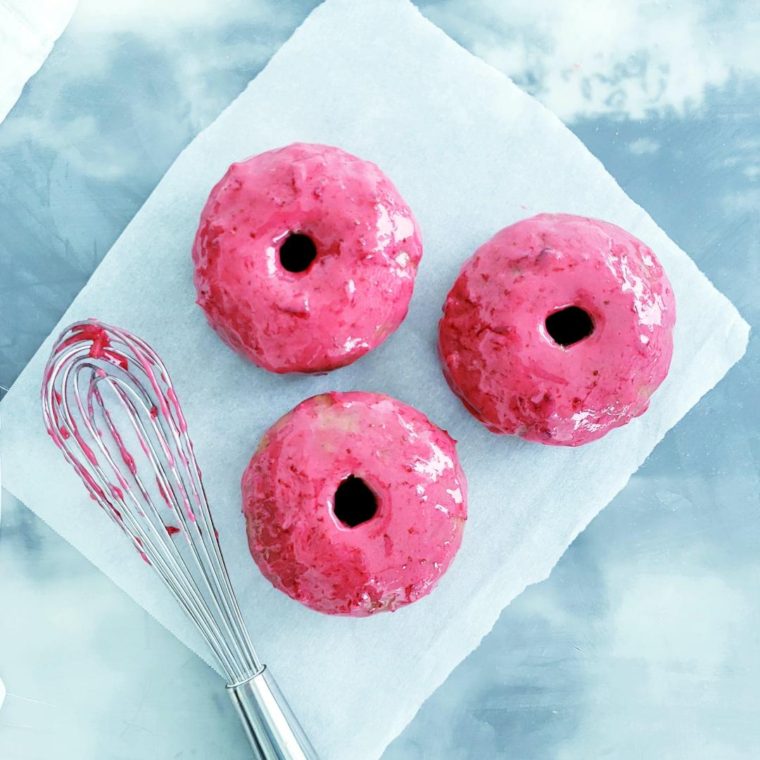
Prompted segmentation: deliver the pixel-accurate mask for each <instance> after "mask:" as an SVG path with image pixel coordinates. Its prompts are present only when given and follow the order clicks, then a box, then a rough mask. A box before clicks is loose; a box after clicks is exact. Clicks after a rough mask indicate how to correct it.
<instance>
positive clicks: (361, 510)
mask: <svg viewBox="0 0 760 760" xmlns="http://www.w3.org/2000/svg"><path fill="white" fill-rule="evenodd" d="M333 511H334V512H335V516H336V517H337V518H338V520H340V521H341V522H342V523H343V525H345V526H346V527H347V528H356V527H357V526H358V525H362V524H363V523H365V522H368V521H369V520H371V519H372V518H373V517H374V516H375V514H376V513H377V497H376V496H375V494H374V492H373V491H372V489H371V488H370V487H369V486H368V485H367V484H366V483H365V482H364V481H363V480H362V479H361V478H357V477H356V476H355V475H349V476H348V477H347V478H346V479H345V480H344V481H342V482H341V484H340V485H339V486H338V489H337V490H336V491H335V506H334V508H333Z"/></svg>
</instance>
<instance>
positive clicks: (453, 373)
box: [439, 214, 676, 446]
mask: <svg viewBox="0 0 760 760" xmlns="http://www.w3.org/2000/svg"><path fill="white" fill-rule="evenodd" d="M675 313H676V312H675V299H674V295H673V290H672V288H671V286H670V283H669V281H668V278H667V276H666V274H665V272H664V271H663V268H662V266H661V265H660V263H659V262H658V260H657V258H656V256H655V254H654V253H653V252H652V251H651V250H650V249H649V248H648V247H647V246H646V245H645V244H644V243H642V242H641V241H640V240H638V239H637V238H635V237H634V236H633V235H631V234H630V233H628V232H626V231H625V230H623V229H621V228H620V227H617V226H616V225H614V224H610V223H608V222H603V221H599V220H595V219H588V218H584V217H578V216H571V215H568V214H540V215H538V216H535V217H532V218H530V219H526V220H523V221H520V222H517V223H516V224H513V225H511V226H509V227H506V228H505V229H503V230H501V231H500V232H498V233H497V234H496V235H494V237H493V238H491V239H490V240H489V241H488V242H487V243H485V244H484V245H482V246H481V247H480V248H479V249H478V250H477V251H476V252H475V254H474V255H473V256H472V258H471V259H470V260H469V261H467V263H466V264H465V265H464V267H463V269H462V271H461V273H460V274H459V277H458V278H457V280H456V282H455V283H454V286H453V287H452V289H451V291H450V292H449V294H448V297H447V298H446V302H445V305H444V309H443V318H442V319H441V322H440V327H439V349H440V353H441V358H442V362H443V368H444V373H445V375H446V378H447V380H448V382H449V385H450V386H451V388H452V389H453V390H454V392H455V393H456V394H457V395H458V396H459V397H460V398H461V399H462V401H463V402H464V404H465V406H466V407H467V408H468V409H469V410H470V411H471V412H472V414H473V415H475V416H476V417H477V418H478V419H479V420H481V421H482V422H483V423H484V424H485V425H486V426H487V427H488V428H489V429H490V430H492V431H494V432H497V433H511V434H516V435H519V436H522V437H523V438H526V439H529V440H532V441H538V442H541V443H547V444H557V445H566V446H577V445H580V444H584V443H587V442H589V441H593V440H594V439H597V438H600V437H601V436H603V435H605V434H606V433H607V432H608V431H610V430H611V429H613V428H615V427H618V426H620V425H624V424H626V423H627V422H629V421H630V420H631V419H632V418H633V417H636V416H638V415H640V414H642V413H643V412H644V411H645V410H646V409H647V407H648V406H649V399H650V397H651V396H652V394H653V393H654V391H655V390H656V389H657V387H658V386H659V385H660V383H661V382H662V381H663V380H664V378H665V376H666V375H667V372H668V368H669V366H670V360H671V356H672V352H673V325H674V323H675Z"/></svg>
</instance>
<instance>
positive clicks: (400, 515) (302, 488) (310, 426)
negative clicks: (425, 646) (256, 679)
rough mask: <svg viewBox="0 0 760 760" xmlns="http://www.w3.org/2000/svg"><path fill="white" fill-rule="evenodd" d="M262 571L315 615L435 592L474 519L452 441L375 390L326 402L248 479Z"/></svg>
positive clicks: (267, 443)
mask: <svg viewBox="0 0 760 760" xmlns="http://www.w3.org/2000/svg"><path fill="white" fill-rule="evenodd" d="M242 492H243V513H244V515H245V519H246V526H247V533H248V544H249V547H250V550H251V554H252V556H253V558H254V560H255V561H256V564H257V565H258V566H259V568H260V569H261V572H262V573H263V574H264V576H265V577H266V578H268V579H269V580H270V581H271V583H272V584H273V585H274V586H275V587H276V588H278V589H280V590H281V591H284V592H285V593H286V594H287V595H288V596H290V597H292V598H293V599H296V600H297V601H299V602H301V603H302V604H305V605H306V606H307V607H310V608H311V609H314V610H317V611H319V612H325V613H329V614H333V615H352V616H356V617H362V616H366V615H371V614H373V613H376V612H381V611H393V610H396V609H397V608H399V607H402V606H404V605H406V604H410V603H411V602H414V601H416V600H417V599H419V598H420V597H422V596H425V595H426V594H428V593H429V592H430V591H431V590H432V588H433V587H434V586H435V584H436V583H437V581H438V579H439V578H440V577H441V575H443V573H444V572H445V571H446V569H447V568H448V567H449V565H450V564H451V561H452V560H453V558H454V555H455V554H456V552H457V549H458V548H459V544H460V542H461V539H462V531H463V529H464V522H465V520H466V518H467V503H466V498H467V494H466V483H465V478H464V474H463V472H462V469H461V467H460V466H459V461H458V459H457V455H456V451H455V442H454V440H453V439H452V438H450V437H449V435H448V434H447V433H446V432H444V431H443V430H441V429H440V428H438V427H436V426H435V425H434V424H432V423H431V422H430V421H429V420H428V419H427V417H425V415H423V414H422V413H421V412H418V411H417V410H415V409H412V408H411V407H409V406H407V405H406V404H402V403H401V402H400V401H396V400H395V399H392V398H390V397H388V396H383V395H378V394H375V393H361V392H352V393H326V394H323V395H320V396H314V397H313V398H310V399H307V400H306V401H303V402H302V403H301V404H299V405H298V406H297V407H296V408H295V409H293V410H292V411H291V412H289V413H288V414H286V415H285V416H284V417H282V418H281V419H280V420H279V422H277V423H276V424H275V425H274V426H273V427H272V428H270V430H269V431H268V432H267V433H266V434H265V435H264V437H263V438H262V440H261V443H260V444H259V447H258V449H257V451H256V453H255V454H254V455H253V458H252V459H251V461H250V464H249V465H248V467H247V469H246V471H245V474H244V476H243V481H242Z"/></svg>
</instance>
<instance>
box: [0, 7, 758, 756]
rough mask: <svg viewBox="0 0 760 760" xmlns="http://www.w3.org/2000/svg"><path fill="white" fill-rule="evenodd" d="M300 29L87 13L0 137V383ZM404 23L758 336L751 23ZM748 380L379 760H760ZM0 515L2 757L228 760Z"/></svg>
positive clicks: (175, 669)
mask: <svg viewBox="0 0 760 760" xmlns="http://www.w3.org/2000/svg"><path fill="white" fill-rule="evenodd" d="M314 5H315V3H314V2H276V1H275V0H257V1H256V2H244V0H217V2H212V1H211V0H185V2H168V1H165V2H159V3H150V2H148V0H124V2H120V3H119V4H118V5H116V4H110V3H102V2H96V0H83V2H82V3H81V5H80V8H79V10H78V11H77V14H76V15H75V18H74V21H73V23H72V25H71V26H70V27H69V29H68V30H67V32H66V33H65V34H64V36H63V37H62V39H61V40H60V42H59V43H58V45H57V46H56V48H55V50H54V51H53V54H52V55H51V57H50V58H49V60H48V61H47V62H46V64H45V65H44V67H43V69H42V70H41V72H40V73H39V74H38V75H37V76H36V77H35V78H34V79H33V80H32V81H31V82H30V84H29V85H28V86H27V88H26V90H25V91H24V94H23V95H22V98H21V100H20V101H19V103H18V104H17V106H16V107H15V109H14V110H13V112H12V113H11V115H10V116H9V117H8V118H7V120H6V121H5V122H4V123H3V124H1V125H0V384H2V385H4V386H6V387H7V386H9V385H10V383H12V382H13V380H14V378H15V377H16V376H17V375H18V373H19V372H20V370H21V369H22V367H23V365H24V364H25V362H26V361H27V360H28V359H29V357H30V356H31V355H32V353H33V352H34V350H35V349H36V348H37V346H38V345H39V344H40V343H41V341H42V339H43V338H44V337H45V335H46V334H47V332H48V331H49V330H50V329H51V327H52V326H53V325H54V323H55V322H56V321H57V319H58V317H59V316H60V314H61V313H62V312H63V310H64V308H65V307H66V306H67V305H68V303H69V302H70V301H71V299H72V298H73V297H74V295H75V294H76V293H77V291H78V290H79V289H80V288H81V286H82V285H83V283H84V282H85V280H86V279H87V277H88V276H89V274H90V273H91V272H92V271H93V269H94V268H95V266H97V263H98V262H99V261H100V259H101V258H102V257H103V255H104V254H105V253H106V252H107V250H108V249H109V247H110V245H111V244H112V243H113V242H114V240H115V239H116V238H117V237H118V235H119V234H120V232H121V231H122V230H123V228H124V227H125V225H126V224H127V223H128V222H129V220H130V219H131V217H132V216H133V215H134V214H135V212H136V211H137V210H138V209H139V207H140V205H141V204H142V202H143V201H144V200H145V198H146V197H147V195H148V194H149V193H150V191H151V190H152V188H153V187H154V186H155V184H156V183H157V181H158V180H159V179H160V177H161V176H162V174H163V173H164V171H165V170H166V169H167V168H168V166H169V165H170V164H171V162H172V161H173V159H174V158H175V157H176V155H177V153H178V152H179V151H180V150H181V149H182V148H183V147H184V146H185V145H186V144H187V143H188V142H189V141H190V140H191V139H192V138H193V136H194V135H195V134H196V133H197V132H198V131H199V130H200V129H202V128H203V127H204V126H205V125H206V124H208V123H209V122H210V121H212V120H213V119H214V118H215V116H216V115H217V114H218V113H219V111H220V110H222V109H223V108H224V106H225V105H226V104H227V103H228V102H229V101H230V100H231V99H232V98H233V97H234V96H235V95H236V94H237V93H238V92H239V91H240V90H241V89H242V88H243V87H244V86H245V84H246V83H247V82H248V81H249V79H250V78H251V77H253V76H254V75H255V74H256V73H257V71H258V70H259V69H260V68H261V66H262V65H263V64H264V63H265V62H266V60H267V59H268V57H269V56H270V55H271V54H272V52H274V51H275V50H276V49H277V47H278V46H279V45H280V44H282V42H283V41H284V40H285V39H286V38H287V36H288V35H289V34H290V32H291V31H292V30H293V29H294V28H295V26H297V24H298V23H299V22H300V21H301V20H302V18H303V17H304V16H305V15H306V14H307V12H308V11H309V10H310V9H311V8H312V7H313V6H314ZM419 5H420V7H421V8H422V10H423V12H425V13H426V14H427V15H428V16H429V17H430V18H431V19H433V20H434V21H435V22H436V23H438V24H439V25H441V26H442V27H443V28H444V29H445V30H446V31H447V32H448V33H449V34H451V35H452V36H453V37H454V38H455V39H457V40H458V41H460V42H461V43H462V44H463V45H465V46H466V47H468V48H470V49H471V50H473V51H474V52H476V53H477V54H478V55H481V56H483V57H485V58H486V59H487V60H489V61H490V62H492V63H493V64H494V65H496V66H497V67H498V68H501V69H502V70H504V71H505V72H506V73H508V74H510V75H512V76H513V77H514V78H515V79H516V80H517V81H518V82H519V83H520V84H521V85H523V86H524V87H526V88H527V89H528V90H530V91H531V92H533V93H534V94H536V95H537V96H538V97H539V98H541V99H542V100H543V101H544V102H545V103H547V105H549V106H550V107H552V108H553V109H555V110H556V111H557V112H558V113H559V114H560V116H562V117H563V118H564V119H565V120H566V121H567V123H568V124H569V125H570V126H571V128H572V129H573V130H574V131H575V132H576V134H578V135H579V137H581V139H582V140H583V141H584V142H585V143H586V144H587V145H588V146H589V148H590V149H591V151H592V152H593V153H595V154H596V155H597V156H598V157H599V158H600V159H601V160H602V162H603V163H604V164H605V165H606V166H607V168H608V169H609V170H610V171H611V173H612V174H613V175H614V176H615V177H616V178H617V179H618V181H619V182H620V183H621V185H622V186H623V187H624V188H625V190H626V191H627V192H628V193H629V195H631V196H632V197H633V198H634V200H636V201H637V202H638V203H639V204H641V205H642V206H643V207H645V208H646V209H647V210H648V211H649V212H650V214H651V215H652V216H653V217H654V218H655V220H656V221H657V222H658V223H659V224H660V225H661V226H662V227H663V228H664V229H665V230H666V231H667V232H668V234H669V235H670V236H671V237H672V238H673V239H674V240H675V241H676V242H678V243H679V244H680V245H681V247H682V248H684V249H685V250H686V251H687V252H689V253H690V254H691V255H692V257H693V258H694V259H695V260H696V261H697V263H698V264H699V266H700V267H701V268H702V269H703V270H704V271H705V272H706V273H707V274H708V276H710V278H711V279H712V280H713V282H714V283H715V284H716V285H717V287H718V288H720V289H721V290H722V291H723V292H724V293H726V294H727V295H728V296H729V297H730V298H731V299H732V300H733V301H734V303H735V304H736V305H737V306H738V307H739V309H740V310H741V312H742V314H743V315H744V317H745V318H746V319H747V320H748V321H749V322H750V323H751V324H752V325H753V326H757V325H758V324H760V309H759V308H758V297H757V294H758V288H760V276H759V275H760V105H758V104H759V103H760V53H758V52H757V48H758V47H759V46H758V42H757V41H758V40H759V39H760V9H758V6H757V3H756V2H746V3H740V2H712V1H709V0H700V1H699V2H689V1H688V0H675V2H671V3H668V4H662V3H651V2H649V3H647V2H645V3H640V2H634V0H616V2H614V3H608V4H607V5H605V6H602V5H601V4H600V6H599V7H598V8H597V9H595V10H592V9H591V8H590V6H589V4H587V3H584V2H581V0H572V1H570V2H563V3H561V4H560V3H551V2H549V0H534V2H531V3H525V2H524V1H523V0H509V1H508V2H498V1H497V0H464V1H457V2H455V1H454V0H451V1H449V2H424V3H419ZM106 6H108V7H106ZM1 75H2V72H0V76H1ZM759 370H760V359H759V357H758V351H757V337H756V336H755V335H753V337H752V338H751V343H750V350H749V354H748V356H747V357H746V358H745V359H744V360H743V361H742V362H741V363H740V364H739V365H738V366H737V367H735V368H734V369H733V370H732V371H731V373H730V374H729V376H728V377H727V379H726V380H724V381H723V383H721V385H720V386H719V387H718V388H717V389H716V390H715V391H713V392H712V393H710V394H709V395H708V396H707V397H706V398H705V399H704V400H703V401H702V403H701V404H700V405H699V406H698V407H697V408H696V409H694V410H693V411H692V412H691V413H690V414H689V415H688V416H687V418H686V419H685V420H684V421H683V422H682V423H681V424H679V425H678V427H677V428H676V429H675V430H673V431H672V432H671V433H670V434H669V435H668V436H667V437H666V439H665V441H664V442H663V443H662V444H661V445H660V446H659V447H658V448H657V450H656V451H655V453H654V454H653V455H652V456H651V457H650V459H649V461H648V462H647V463H646V465H645V466H644V467H643V468H642V469H641V470H640V471H639V473H637V475H636V476H635V477H634V478H633V479H632V481H631V483H630V484H629V486H628V487H627V488H626V489H625V491H623V492H622V493H621V494H620V495H619V496H618V497H617V498H616V499H615V501H614V502H613V503H612V504H611V505H610V506H609V507H608V508H607V509H606V510H605V511H604V512H603V513H602V514H601V515H600V516H599V517H598V518H597V519H596V520H595V521H594V522H593V523H592V525H591V526H590V527H589V529H588V530H587V531H586V532H585V533H584V534H582V535H581V537H580V538H579V539H578V540H577V541H576V542H575V543H574V544H573V546H572V547H571V549H570V550H569V551H568V552H567V554H566V555H565V557H564V558H563V559H562V560H561V561H560V563H559V565H558V566H557V567H556V569H555V571H554V573H553V574H552V576H551V578H550V579H549V580H548V581H546V582H545V583H542V584H540V585H538V586H535V587H533V588H530V589H529V590H528V591H526V592H525V593H524V594H523V595H522V596H521V597H520V598H519V599H518V600H517V601H516V602H515V603H513V604H512V605H511V606H510V607H509V608H508V609H507V610H505V612H504V613H503V614H502V616H501V618H500V620H499V622H498V624H497V626H496V627H495V629H494V630H493V632H492V633H491V634H490V635H489V636H488V637H487V638H486V639H485V640H484V642H483V644H482V645H481V647H480V648H479V649H478V650H477V651H476V652H475V653H473V654H472V655H471V656H470V657H469V658H468V659H467V660H466V661H465V662H464V663H462V665H461V666H460V667H459V668H458V669H457V670H456V671H455V672H454V673H453V674H452V676H451V677H450V678H449V680H448V682H447V683H446V684H445V685H444V686H443V687H442V688H441V689H439V690H438V692H436V694H434V695H433V697H432V698H431V699H430V700H429V701H428V702H427V704H426V705H425V706H424V707H423V708H422V710H421V711H420V713H419V715H418V716H417V718H416V719H415V720H414V722H413V723H412V724H411V725H410V726H409V727H408V729H407V730H406V731H405V732H404V734H403V735H402V736H401V737H399V739H398V740H397V741H396V742H395V743H394V744H393V745H392V746H391V747H390V748H389V749H388V751H387V753H386V756H385V758H386V760H412V758H446V759H448V758H515V759H518V760H527V759H532V758H541V759H543V758H560V759H562V760H564V759H565V758H579V759H580V758H601V757H609V758H641V757H652V758H690V759H695V758H696V759H698V758H704V759H705V760H708V759H709V760H735V759H738V758H756V757H760V721H758V719H757V716H758V713H759V711H760V685H758V684H760V647H759V644H760V633H759V632H760V594H758V591H760V558H759V557H758V550H757V547H758V545H760V511H759V508H760V474H759V470H760V467H759V464H760V434H759V431H760V425H759V424H758V422H759V421H760V412H759V411H758V396H759V394H758V386H757V377H758V371H759ZM3 509H4V514H3V522H2V527H0V677H2V678H3V679H4V680H5V683H6V686H7V688H8V692H9V696H8V700H7V703H6V705H5V707H4V708H3V709H2V711H0V758H3V760H5V759H6V758H7V759H8V760H31V759H32V758H44V759H45V760H47V758H53V757H54V758H56V759H57V760H69V758H71V759H72V760H95V759H96V758H97V760H112V759H114V760H115V759H116V758H119V759H120V760H121V759H124V760H126V759H129V760H133V759H134V758H150V759H151V760H153V759H154V758H155V759H157V760H163V758H167V759H168V758H216V757H224V758H238V757H240V758H244V757H246V756H247V753H246V749H245V743H244V739H243V737H242V736H241V734H240V733H239V728H238V727H237V725H236V719H235V718H234V716H232V715H230V711H229V710H228V706H227V704H226V702H225V697H224V695H223V694H220V693H219V690H218V680H217V678H216V676H215V675H214V674H213V673H212V672H211V671H210V670H209V669H208V668H207V667H206V666H205V665H203V664H202V663H201V662H200V661H199V660H198V659H197V658H196V657H195V656H194V655H192V654H190V653H189V652H188V651H187V650H185V649H184V648H183V647H182V646H181V645H180V644H179V643H178V642H177V641H176V640H175V639H174V638H173V637H172V636H170V635H169V634H168V633H166V632H165V631H164V630H163V629H162V628H161V627H160V626H159V625H158V624H157V623H155V622H154V621H153V620H152V619H151V618H150V617H148V616H147V614H146V613H144V612H143V611H142V610H141V609H140V608H139V607H138V606H137V605H135V604H134V603H133V602H132V601H131V600H130V599H129V598H127V597H126V596H125V595H124V594H122V593H121V592H120V591H119V590H117V589H116V588H115V587H114V586H113V585H112V584H111V583H110V582H109V581H108V580H107V579H105V578H104V577H103V576H102V575H100V574H99V573H98V572H97V571H96V570H94V569H93V568H92V567H91V566H90V565H89V564H88V563H87V562H86V561H85V560H84V559H83V558H82V557H80V556H79V555H78V554H77V553H76V552H75V551H74V550H73V549H72V548H71V547H69V546H68V545H67V544H65V543H64V542H63V541H62V540H61V539H60V538H58V537H57V536H56V535H54V534H53V533H52V532H51V531H50V530H49V529H47V528H46V527H45V526H44V525H43V524H42V523H41V522H40V521H39V520H37V518H36V517H34V516H33V515H32V514H31V513H30V512H29V511H28V510H26V509H25V508H24V507H23V506H21V505H19V504H18V503H16V502H15V501H14V500H12V499H11V498H9V497H7V496H6V497H5V499H4V504H3ZM335 709H336V710H339V709H340V705H335ZM359 760H360V759H359Z"/></svg>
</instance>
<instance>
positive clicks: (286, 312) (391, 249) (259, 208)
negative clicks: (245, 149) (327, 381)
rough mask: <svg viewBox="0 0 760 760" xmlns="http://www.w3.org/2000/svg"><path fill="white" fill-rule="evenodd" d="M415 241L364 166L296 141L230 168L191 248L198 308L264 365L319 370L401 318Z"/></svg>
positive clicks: (410, 223) (384, 333) (396, 198)
mask: <svg viewBox="0 0 760 760" xmlns="http://www.w3.org/2000/svg"><path fill="white" fill-rule="evenodd" d="M421 255H422V243H421V241H420V234H419V230H418V228H417V224H416V222H415V219H414V216H413V215H412V212H411V210H410V208H409V206H407V205H406V203H405V202H404V200H403V198H402V197H401V196H400V195H399V193H398V191H397V190H396V188H395V187H394V186H393V184H392V183H391V181H390V180H389V179H388V178H387V177H386V176H385V175H384V174H383V173H382V172H381V171H380V169H379V168H378V167H377V166H375V164H373V163H370V162H369V161H362V160H361V159H359V158H357V157H356V156H352V155H351V154H350V153H346V152H345V151H343V150H340V149H339V148H332V147H328V146H325V145H309V144H304V143H295V144H293V145H289V146H287V147H285V148H279V149H277V150H271V151H268V152H266V153H261V154H260V155H257V156H254V157H253V158H249V159H248V160H246V161H242V162H240V163H235V164H232V166H230V168H229V169H228V170H227V173H226V174H225V175H224V177H222V179H221V180H220V181H219V183H218V184H217V185H216V186H215V187H214V188H213V190H212V191H211V194H210V195H209V198H208V201H207V202H206V205H205V207H204V209H203V212H202V213H201V219H200V224H199V226H198V231H197V233H196V236H195V242H194V245H193V262H194V265H195V275H194V281H195V287H196V291H197V301H198V304H199V305H200V306H201V307H202V308H203V310H204V312H205V313H206V317H207V319H208V321H209V323H210V324H211V326H212V327H213V328H214V329H215V330H216V331H217V333H219V335H220V336H221V337H222V338H223V339H224V340H225V341H226V342H227V343H228V344H229V345H230V346H232V347H233V348H234V349H236V350H237V351H238V352H240V353H241V354H243V355H244V356H246V357H248V358H249V359H250V360H251V361H253V362H254V363H255V364H257V365H258V366H260V367H263V368H264V369H267V370H271V371H272V372H325V371H327V370H331V369H335V368H336V367H342V366H345V365H346V364H350V363H351V362H353V361H355V360H356V359H358V358H359V357H360V356H363V355H364V354H366V353H367V352H368V351H371V350H372V349H373V348H375V347H376V346H378V345H379V344H380V343H382V342H383V340H385V338H387V337H388V335H390V334H391V333H392V332H393V331H394V330H395V329H396V328H397V327H398V326H399V325H400V324H401V322H402V321H403V319H404V317H405V316H406V313H407V309H408V307H409V300H410V298H411V296H412V290H413V287H414V279H415V275H416V273H417V267H418V265H419V261H420V257H421Z"/></svg>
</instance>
